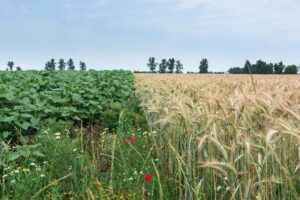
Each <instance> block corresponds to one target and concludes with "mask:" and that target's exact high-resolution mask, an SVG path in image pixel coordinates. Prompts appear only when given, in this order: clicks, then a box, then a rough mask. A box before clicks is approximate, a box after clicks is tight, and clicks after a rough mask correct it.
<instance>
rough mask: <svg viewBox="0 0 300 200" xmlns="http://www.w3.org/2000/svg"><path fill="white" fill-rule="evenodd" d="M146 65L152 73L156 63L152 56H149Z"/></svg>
mask: <svg viewBox="0 0 300 200" xmlns="http://www.w3.org/2000/svg"><path fill="white" fill-rule="evenodd" d="M147 66H148V67H149V69H150V71H151V72H152V73H154V72H155V69H156V66H157V63H156V62H155V58H154V57H150V58H149V61H148V63H147Z"/></svg>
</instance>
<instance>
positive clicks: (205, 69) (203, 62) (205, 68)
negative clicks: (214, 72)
mask: <svg viewBox="0 0 300 200" xmlns="http://www.w3.org/2000/svg"><path fill="white" fill-rule="evenodd" d="M199 70H200V73H208V60H207V59H206V58H203V59H202V60H201V62H200V66H199Z"/></svg>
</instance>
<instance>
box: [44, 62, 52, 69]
mask: <svg viewBox="0 0 300 200" xmlns="http://www.w3.org/2000/svg"><path fill="white" fill-rule="evenodd" d="M45 70H51V63H50V61H47V62H46V63H45Z"/></svg>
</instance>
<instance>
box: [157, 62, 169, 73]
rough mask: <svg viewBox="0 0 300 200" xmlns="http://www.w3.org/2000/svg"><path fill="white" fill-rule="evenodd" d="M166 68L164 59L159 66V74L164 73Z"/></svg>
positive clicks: (166, 64)
mask: <svg viewBox="0 0 300 200" xmlns="http://www.w3.org/2000/svg"><path fill="white" fill-rule="evenodd" d="M167 68H168V62H167V60H166V59H162V60H161V63H160V64H159V73H166V71H167Z"/></svg>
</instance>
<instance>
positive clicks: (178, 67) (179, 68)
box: [176, 60, 183, 73]
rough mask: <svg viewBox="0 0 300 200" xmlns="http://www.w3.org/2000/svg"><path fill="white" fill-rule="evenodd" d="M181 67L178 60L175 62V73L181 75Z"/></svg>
mask: <svg viewBox="0 0 300 200" xmlns="http://www.w3.org/2000/svg"><path fill="white" fill-rule="evenodd" d="M182 70H183V65H182V64H181V62H180V60H177V61H176V73H182Z"/></svg>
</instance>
